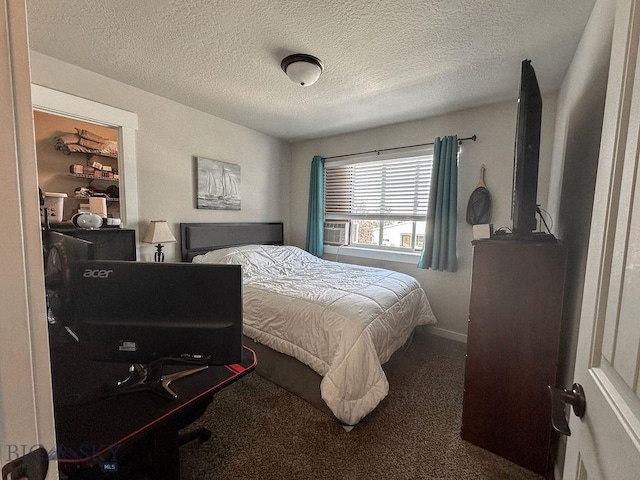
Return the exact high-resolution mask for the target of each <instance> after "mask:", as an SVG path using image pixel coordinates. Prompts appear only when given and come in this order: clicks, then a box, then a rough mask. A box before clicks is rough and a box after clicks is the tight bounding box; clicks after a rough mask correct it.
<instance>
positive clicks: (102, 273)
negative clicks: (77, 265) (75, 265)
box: [82, 268, 113, 278]
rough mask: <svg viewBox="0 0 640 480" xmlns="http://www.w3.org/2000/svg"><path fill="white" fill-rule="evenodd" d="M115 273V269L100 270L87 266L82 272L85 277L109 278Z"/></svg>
mask: <svg viewBox="0 0 640 480" xmlns="http://www.w3.org/2000/svg"><path fill="white" fill-rule="evenodd" d="M110 273H113V270H100V269H95V270H94V269H92V268H87V269H86V270H85V271H84V273H83V274H82V276H83V277H85V278H109V274H110Z"/></svg>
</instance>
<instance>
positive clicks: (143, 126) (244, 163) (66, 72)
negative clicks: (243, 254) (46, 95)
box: [31, 51, 291, 261]
mask: <svg viewBox="0 0 640 480" xmlns="http://www.w3.org/2000/svg"><path fill="white" fill-rule="evenodd" d="M31 69H32V71H31V75H32V81H33V83H35V84H38V85H42V86H45V87H49V88H51V89H54V90H60V91H63V92H65V93H69V94H71V95H76V96H79V97H82V98H86V99H89V100H93V101H95V102H99V103H104V104H106V105H111V106H113V107H116V108H120V109H122V110H127V111H129V112H133V113H136V114H137V115H138V125H139V126H138V131H137V132H136V158H137V174H138V186H137V187H138V188H137V190H138V205H139V210H138V213H139V218H140V222H139V225H127V227H133V228H136V227H139V230H138V231H139V238H140V236H141V235H144V232H145V230H146V227H147V225H148V221H149V220H160V219H162V220H167V221H168V222H169V224H170V225H171V226H172V228H173V232H174V235H175V236H176V238H179V229H178V224H179V223H180V222H257V221H259V222H262V221H284V222H285V226H286V225H287V224H288V220H289V164H290V160H291V152H290V148H289V144H288V143H286V142H283V141H281V140H278V139H276V138H273V137H270V136H268V135H265V134H262V133H259V132H256V131H255V130H251V129H249V128H246V127H242V126H240V125H237V124H235V123H231V122H228V121H226V120H223V119H221V118H218V117H215V116H212V115H209V114H206V113H203V112H200V111H198V110H195V109H193V108H190V107H186V106H184V105H181V104H179V103H177V102H173V101H171V100H167V99H165V98H162V97H159V96H157V95H153V94H151V93H148V92H144V91H142V90H140V89H137V88H134V87H131V86H129V85H126V84H123V83H120V82H117V81H115V80H112V79H109V78H106V77H103V76H101V75H98V74H95V73H93V72H90V71H88V70H83V69H81V68H79V67H76V66H74V65H70V64H68V63H64V62H61V61H59V60H57V59H54V58H51V57H48V56H45V55H42V54H40V53H38V52H33V51H32V52H31ZM194 156H200V157H206V158H211V159H214V160H221V161H224V162H230V163H236V164H239V165H240V168H241V177H242V178H241V187H240V188H241V197H242V209H241V210H240V211H230V210H197V209H196V208H195V193H194V183H195V181H194V178H195V171H194V160H193V157H194ZM285 235H286V229H285ZM154 251H155V247H154V246H153V245H147V244H142V245H141V246H140V256H141V260H145V261H146V260H150V259H152V258H153V252H154ZM164 251H165V254H166V256H167V261H172V260H176V261H178V260H179V253H180V248H179V244H168V245H166V248H165V250H164Z"/></svg>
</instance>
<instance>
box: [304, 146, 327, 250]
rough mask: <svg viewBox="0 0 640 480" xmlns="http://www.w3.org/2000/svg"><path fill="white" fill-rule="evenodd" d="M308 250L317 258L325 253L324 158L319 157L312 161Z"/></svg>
mask: <svg viewBox="0 0 640 480" xmlns="http://www.w3.org/2000/svg"><path fill="white" fill-rule="evenodd" d="M306 250H307V252H309V253H311V254H312V255H315V256H316V257H321V256H322V254H323V253H324V158H322V157H319V156H318V155H316V156H315V157H313V160H312V161H311V182H310V184H309V213H308V216H307V248H306Z"/></svg>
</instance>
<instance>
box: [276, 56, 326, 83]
mask: <svg viewBox="0 0 640 480" xmlns="http://www.w3.org/2000/svg"><path fill="white" fill-rule="evenodd" d="M280 67H282V70H283V71H284V73H286V74H287V77H289V78H290V79H291V81H292V82H293V83H297V84H298V85H300V86H302V87H308V86H309V85H313V84H314V83H316V82H317V81H318V79H319V78H320V74H321V73H322V70H324V67H323V66H322V62H321V61H320V59H319V58H316V57H314V56H313V55H307V54H305V53H294V54H293V55H289V56H288V57H285V58H284V59H283V60H282V63H281V64H280Z"/></svg>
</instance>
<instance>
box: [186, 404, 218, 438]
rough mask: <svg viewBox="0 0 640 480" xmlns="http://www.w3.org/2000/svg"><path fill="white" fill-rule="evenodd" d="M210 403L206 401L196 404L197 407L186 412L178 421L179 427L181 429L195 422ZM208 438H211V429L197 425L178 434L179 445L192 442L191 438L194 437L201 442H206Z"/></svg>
mask: <svg viewBox="0 0 640 480" xmlns="http://www.w3.org/2000/svg"><path fill="white" fill-rule="evenodd" d="M210 403H211V402H207V403H204V404H201V405H198V406H197V407H195V408H193V409H192V410H190V411H189V412H187V413H186V414H185V415H184V416H183V417H182V418H181V419H180V421H179V424H180V429H181V430H182V429H185V428H187V427H188V426H189V425H191V424H192V423H193V422H195V421H196V420H197V419H198V418H200V417H201V416H202V415H204V412H205V411H206V410H207V407H208V406H209V404H210ZM210 438H211V431H210V430H208V429H207V428H204V427H199V428H196V429H194V430H192V431H190V432H184V433H181V434H180V435H179V436H178V444H179V445H180V446H182V445H186V444H187V443H189V442H192V441H193V440H196V439H197V440H198V441H200V443H202V442H206V441H207V440H209V439H210Z"/></svg>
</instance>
